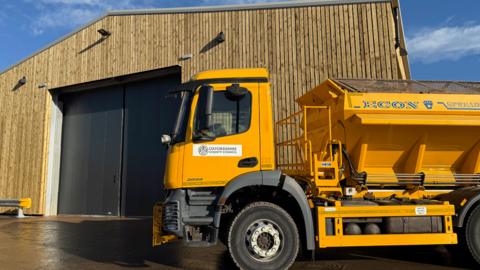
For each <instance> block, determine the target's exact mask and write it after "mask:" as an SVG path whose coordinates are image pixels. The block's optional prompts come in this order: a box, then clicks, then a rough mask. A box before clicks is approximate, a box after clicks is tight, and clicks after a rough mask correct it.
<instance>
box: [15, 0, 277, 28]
mask: <svg viewBox="0 0 480 270" xmlns="http://www.w3.org/2000/svg"><path fill="white" fill-rule="evenodd" d="M23 1H25V2H28V3H29V4H31V5H32V6H33V7H34V8H35V9H36V13H37V14H38V16H37V17H36V18H32V23H31V25H30V28H31V31H32V34H33V35H41V34H43V33H44V32H45V31H48V30H55V29H60V28H63V29H73V28H75V27H78V26H80V25H83V24H85V23H87V22H89V21H91V20H93V19H94V18H96V17H98V16H100V15H102V14H104V13H105V12H106V11H109V10H125V9H143V8H162V7H175V6H192V5H193V6H206V5H232V4H249V3H259V2H273V1H282V0H191V1H184V2H180V1H179V0H162V1H156V0H23Z"/></svg>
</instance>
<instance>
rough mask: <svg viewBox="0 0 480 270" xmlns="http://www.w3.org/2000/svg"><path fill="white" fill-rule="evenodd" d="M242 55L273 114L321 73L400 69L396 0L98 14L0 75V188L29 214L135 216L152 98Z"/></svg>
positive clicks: (159, 152)
mask: <svg viewBox="0 0 480 270" xmlns="http://www.w3.org/2000/svg"><path fill="white" fill-rule="evenodd" d="M99 30H100V31H99ZM241 67H266V68H268V70H269V71H270V74H271V82H272V87H273V91H272V92H273V95H274V97H273V100H274V101H273V102H274V109H275V118H276V119H279V118H282V117H284V116H286V115H288V114H290V113H292V112H293V111H295V110H296V109H297V108H296V105H295V102H294V100H295V99H296V98H297V97H298V96H299V95H301V94H302V93H304V92H305V91H307V90H308V89H310V88H312V87H313V86H315V85H317V84H319V83H320V82H322V81H323V80H325V79H327V78H330V77H335V78H339V77H341V78H375V79H402V78H409V69H408V62H407V57H406V51H405V45H404V41H403V30H402V22H401V19H400V13H399V9H398V2H397V1H387V0H369V1H362V0H331V1H325V0H317V1H304V2H298V1H295V2H290V3H289V2H285V3H270V4H256V5H245V6H222V7H199V8H178V9H153V10H133V11H118V12H110V13H108V14H106V15H105V16H103V17H101V18H99V19H97V20H95V21H94V22H92V23H90V24H88V25H86V26H84V27H82V28H81V29H79V30H77V31H75V32H73V33H71V34H69V35H68V36H66V37H64V38H62V39H60V40H58V41H56V42H54V43H53V44H51V45H48V46H47V47H46V48H44V49H42V50H40V51H38V52H36V53H35V54H33V55H31V56H30V57H28V58H26V59H25V60H23V61H21V62H20V63H18V64H16V65H14V66H12V67H10V68H8V69H7V70H5V71H3V72H2V73H0V198H22V197H31V198H32V208H31V209H30V210H29V211H27V213H31V214H48V215H55V214H57V213H58V214H105V215H148V213H149V212H150V209H151V203H152V200H155V199H158V197H159V196H161V195H159V194H160V193H159V192H161V182H162V177H163V176H162V174H163V162H164V152H165V150H164V148H162V146H161V145H160V144H159V142H157V141H159V140H160V134H161V133H162V132H163V133H165V132H168V129H169V128H170V126H171V123H172V120H171V119H173V118H174V116H175V109H176V107H175V101H174V100H172V101H166V99H165V98H164V96H165V95H166V93H167V92H168V91H169V90H172V89H173V88H175V87H176V86H177V85H178V84H180V83H181V82H185V81H187V80H189V78H190V77H191V76H192V75H193V74H195V73H196V72H199V71H203V70H208V69H222V68H241ZM109 170H110V171H109ZM3 210H7V208H3Z"/></svg>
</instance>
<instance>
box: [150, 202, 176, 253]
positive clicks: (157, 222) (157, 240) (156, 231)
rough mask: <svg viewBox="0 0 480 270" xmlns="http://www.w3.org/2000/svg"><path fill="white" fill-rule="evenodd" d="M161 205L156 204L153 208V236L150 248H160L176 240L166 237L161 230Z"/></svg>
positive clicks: (171, 236)
mask: <svg viewBox="0 0 480 270" xmlns="http://www.w3.org/2000/svg"><path fill="white" fill-rule="evenodd" d="M162 216H163V204H162V203H156V204H155V205H154V206H153V235H152V246H154V247H155V246H160V245H163V244H166V243H168V242H172V241H174V240H177V236H175V235H171V234H169V235H166V234H164V233H163V230H162V221H163V218H162Z"/></svg>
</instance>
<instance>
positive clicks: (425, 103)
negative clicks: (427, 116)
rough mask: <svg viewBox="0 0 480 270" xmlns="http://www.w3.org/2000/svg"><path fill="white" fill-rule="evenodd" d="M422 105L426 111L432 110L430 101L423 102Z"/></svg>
mask: <svg viewBox="0 0 480 270" xmlns="http://www.w3.org/2000/svg"><path fill="white" fill-rule="evenodd" d="M423 105H425V107H426V108H427V109H428V110H431V109H432V108H433V102H432V101H431V100H425V101H423Z"/></svg>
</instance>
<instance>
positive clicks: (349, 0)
mask: <svg viewBox="0 0 480 270" xmlns="http://www.w3.org/2000/svg"><path fill="white" fill-rule="evenodd" d="M391 1H392V0H296V1H288V2H285V1H284V2H273V3H257V4H246V5H222V6H192V7H179V8H154V9H134V10H113V11H109V12H106V13H105V14H104V15H102V16H100V17H98V18H95V19H93V20H91V21H89V22H88V23H86V24H84V25H82V26H80V27H78V28H76V29H75V30H73V31H72V32H70V33H68V34H66V35H64V36H62V37H60V38H58V39H56V40H54V41H53V42H50V43H48V44H47V45H45V46H44V47H42V48H40V49H39V50H37V51H35V52H33V53H32V54H30V55H28V56H27V57H25V58H23V59H22V60H20V61H18V62H16V63H15V64H13V65H11V66H8V67H7V68H5V69H3V70H0V75H2V74H3V73H6V72H8V71H9V70H11V69H13V68H15V67H16V66H18V65H20V64H22V63H24V62H25V61H27V60H28V59H30V58H32V57H34V56H36V55H38V54H40V53H42V52H44V51H46V50H48V49H49V48H51V47H53V46H55V45H57V44H58V43H60V42H62V41H64V40H66V39H68V38H70V37H71V36H73V35H75V34H77V33H78V32H80V31H82V30H83V29H85V28H88V27H90V26H92V25H93V24H95V23H97V22H99V21H101V20H103V19H105V18H106V17H109V16H128V15H148V14H174V13H203V12H222V11H241V10H256V9H275V8H297V7H311V6H327V5H343V4H363V3H377V2H391Z"/></svg>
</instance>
